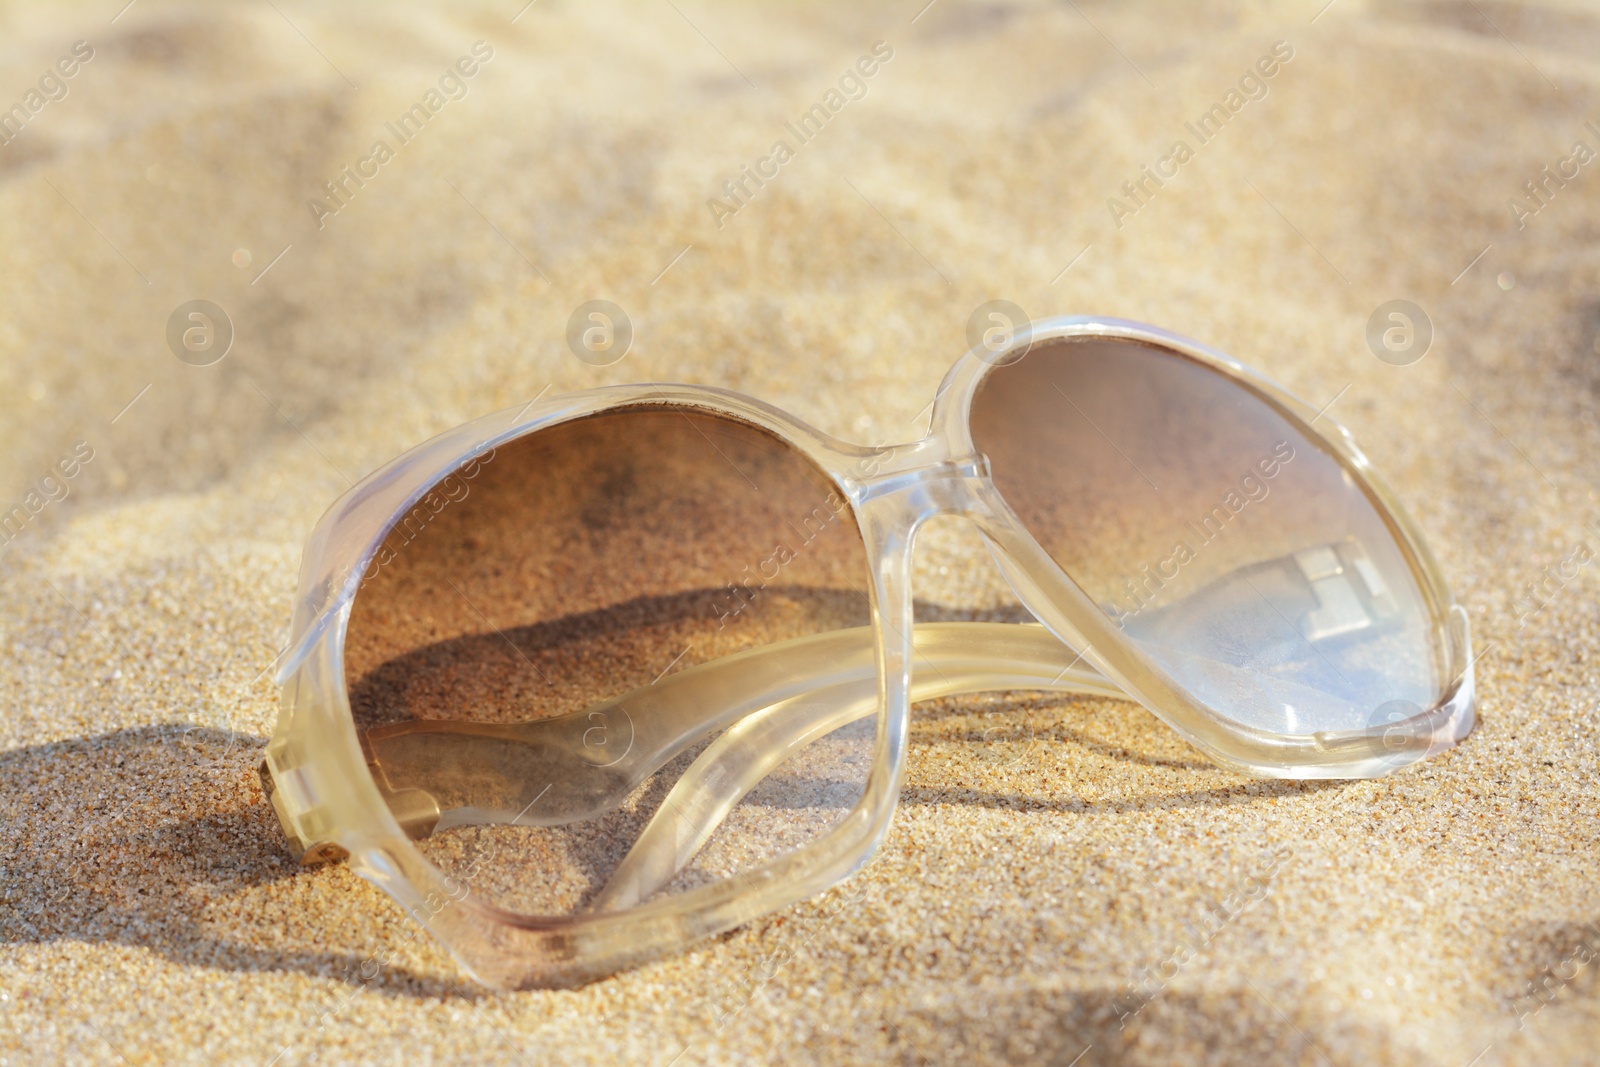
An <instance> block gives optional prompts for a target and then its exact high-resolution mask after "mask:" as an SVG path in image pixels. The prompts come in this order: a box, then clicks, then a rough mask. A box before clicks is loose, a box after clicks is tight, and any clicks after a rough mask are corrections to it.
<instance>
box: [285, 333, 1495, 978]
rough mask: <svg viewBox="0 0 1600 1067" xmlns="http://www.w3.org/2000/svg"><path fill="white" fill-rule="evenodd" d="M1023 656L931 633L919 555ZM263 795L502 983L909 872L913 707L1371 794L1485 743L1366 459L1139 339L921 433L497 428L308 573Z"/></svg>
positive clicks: (1025, 345)
mask: <svg viewBox="0 0 1600 1067" xmlns="http://www.w3.org/2000/svg"><path fill="white" fill-rule="evenodd" d="M946 514H954V515H960V516H964V517H966V518H968V519H970V520H971V521H972V522H973V523H974V524H975V525H976V526H977V528H978V530H979V531H981V533H982V536H983V538H984V539H985V540H986V541H987V544H988V547H989V549H990V551H991V553H992V555H993V557H994V560H995V562H996V564H997V565H998V566H999V568H1000V571H1001V572H1002V573H1003V575H1004V577H1005V579H1006V580H1007V581H1008V582H1009V584H1010V586H1011V588H1012V590H1013V591H1014V592H1015V594H1016V596H1017V597H1018V598H1019V599H1020V600H1021V602H1022V604H1023V606H1025V607H1026V609H1027V611H1028V612H1030V613H1031V615H1032V617H1033V618H1034V619H1036V620H1037V622H1027V623H1022V622H984V621H944V622H923V623H918V622H914V620H913V610H912V589H911V579H910V575H911V554H912V547H913V542H914V540H915V537H916V534H917V531H918V529H919V527H920V526H921V524H922V523H924V522H925V521H926V520H928V519H930V518H932V517H934V516H939V515H946ZM280 679H281V681H282V683H283V703H282V709H281V711H280V714H279V718H278V724H277V729H276V731H275V733H274V735H273V738H272V740H271V742H270V744H269V745H268V746H267V750H266V758H265V761H264V762H263V764H262V768H261V772H262V781H263V784H264V786H265V788H266V791H267V793H268V795H269V796H270V798H271V800H272V804H273V806H274V808H275V809H276V811H277V813H278V816H279V818H280V820H281V821H282V824H283V828H284V831H285V834H286V836H287V838H288V841H289V844H290V848H291V850H292V851H293V852H294V854H295V855H296V856H297V857H298V858H300V859H301V860H303V861H305V862H315V861H321V860H329V859H336V858H347V859H348V861H349V863H350V864H351V865H352V867H353V868H354V869H355V870H356V871H357V872H358V873H359V874H361V875H362V876H363V877H365V878H367V879H369V880H370V881H372V882H373V883H375V884H376V885H378V886H379V887H381V888H382V889H383V890H385V891H386V892H388V893H389V894H390V895H391V896H392V897H393V898H394V899H395V900H396V901H398V902H399V904H400V905H401V906H402V907H403V908H404V909H406V910H407V911H408V912H409V913H410V914H411V915H412V916H413V917H415V918H416V919H417V920H418V921H419V922H421V923H422V924H423V925H424V926H425V927H426V928H427V929H428V930H430V931H431V932H432V933H433V934H434V935H435V936H437V937H438V938H439V939H440V940H441V941H442V942H443V943H444V944H445V945H446V946H447V947H448V948H449V950H450V951H451V952H452V953H453V954H454V955H455V957H456V958H457V959H458V960H459V961H460V963H461V964H462V965H463V966H465V967H466V968H467V969H468V970H469V971H470V972H471V973H472V974H473V975H474V976H475V977H477V978H478V979H479V980H481V981H483V982H484V983H486V984H489V985H492V986H499V987H522V986H530V985H538V986H558V985H571V984H575V983H579V982H583V981H588V980H591V979H593V978H596V977H599V976H603V975H605V974H609V973H612V972H614V971H616V970H618V969H620V968H623V967H627V966H630V965H633V964H636V963H638V962H640V961H642V960H645V959H648V958H651V957H653V956H658V955H660V954H662V953H666V952H670V951H674V950H677V949H681V948H683V947H685V946H687V945H689V944H690V943H692V942H693V941H695V940H696V939H698V938H703V937H706V936H708V935H711V934H715V933H717V932H720V931H723V930H727V929H730V928H732V927H734V926H738V925H740V924H742V923H745V922H748V921H750V920H751V919H754V918H756V917H757V916H760V915H762V914H765V913H768V912H771V911H773V910H775V909H778V908H782V907H785V906H788V905H790V904H792V903H794V902H797V901H799V900H802V899H804V898H806V897H809V896H812V895H813V894H816V893H819V892H822V891H823V890H826V889H828V888H829V887H831V886H833V885H835V884H837V883H839V882H840V881H842V880H843V879H845V878H847V877H848V876H849V875H850V874H851V873H852V872H854V871H856V870H857V869H859V868H860V867H861V866H862V865H863V864H865V863H866V862H867V860H868V859H869V858H870V857H871V855H872V853H873V852H874V850H875V849H876V848H877V847H878V845H879V843H880V842H882V840H883V839H884V835H885V834H886V833H887V831H888V828H889V823H890V817H891V814H892V813H893V811H894V806H895V801H896V799H897V797H898V793H899V784H900V780H901V775H902V773H903V771H904V767H905V757H906V743H907V730H908V720H909V713H910V705H911V703H912V702H913V701H917V700H927V699H933V698H938V697H947V696H952V695H958V694H966V693H974V692H980V691H990V690H1032V691H1045V692H1050V693H1060V694H1076V695H1089V696H1096V697H1121V698H1126V699H1132V700H1135V701H1138V702H1139V703H1140V704H1142V705H1144V707H1146V708H1148V709H1149V710H1150V711H1151V712H1153V713H1154V714H1155V715H1156V716H1158V717H1159V718H1160V719H1161V720H1162V721H1164V722H1165V723H1167V724H1168V725H1169V726H1171V727H1172V728H1173V729H1174V730H1176V731H1177V732H1178V733H1179V734H1180V735H1182V736H1183V737H1184V738H1185V739H1186V740H1187V741H1189V742H1190V743H1191V744H1193V745H1194V746H1195V747H1196V748H1198V749H1200V750H1201V751H1202V752H1204V753H1205V754H1206V755H1207V756H1209V757H1210V758H1211V759H1213V760H1214V761H1216V762H1217V763H1219V764H1221V765H1222V766H1224V767H1228V768H1232V769H1234V770H1237V771H1240V772H1243V773H1245V774H1249V775H1255V776H1261V777H1274V778H1294V779H1310V778H1364V777H1374V776H1377V775H1381V774H1386V773H1388V772H1391V771H1394V770H1396V769H1398V768H1401V767H1404V766H1406V765H1408V764H1410V763H1413V762H1415V761H1417V760H1421V759H1424V758H1426V757H1428V756H1430V755H1432V754H1434V753H1437V752H1439V751H1441V750H1443V749H1445V748H1448V747H1450V746H1452V745H1454V744H1455V743H1456V742H1458V741H1459V740H1461V739H1462V738H1463V737H1465V736H1466V735H1467V733H1468V732H1469V731H1470V730H1471V729H1472V726H1473V723H1474V720H1475V710H1474V708H1475V700H1474V695H1473V681H1472V656H1471V649H1470V640H1469V637H1468V631H1467V618H1466V613H1465V612H1464V611H1463V610H1462V609H1461V608H1460V607H1458V606H1457V605H1456V604H1455V603H1454V602H1453V600H1452V599H1451V596H1450V593H1449V591H1448V589H1447V588H1446V586H1445V582H1444V580H1443V577H1442V576H1441V574H1440V572H1439V568H1438V565H1437V564H1436V563H1435V562H1434V560H1433V558H1432V557H1431V556H1430V554H1429V552H1428V550H1427V548H1426V547H1425V546H1424V544H1423V542H1422V539H1421V537H1420V536H1419V534H1418V532H1417V530H1416V528H1415V527H1414V526H1413V524H1412V522H1411V520H1410V519H1408V518H1407V517H1406V515H1405V514H1404V513H1403V512H1402V510H1401V508H1400V506H1399V505H1398V503H1397V502H1396V501H1395V500H1394V498H1393V497H1392V496H1391V495H1390V493H1389V491H1388V490H1387V489H1386V488H1385V487H1384V486H1383V484H1382V483H1381V482H1380V481H1379V479H1378V477H1377V475H1376V474H1374V472H1373V471H1372V469H1371V467H1370V466H1369V465H1368V462H1367V459H1366V457H1365V456H1363V455H1362V453H1361V452H1360V451H1359V450H1358V449H1357V447H1356V445H1355V443H1354V442H1353V441H1352V439H1351V438H1350V436H1349V434H1348V433H1347V432H1346V431H1345V430H1344V429H1343V428H1342V427H1339V426H1337V425H1336V424H1335V423H1333V422H1332V420H1330V419H1329V418H1328V417H1327V416H1326V414H1325V411H1324V412H1318V411H1316V410H1314V409H1313V408H1311V407H1309V406H1307V405H1305V404H1303V403H1302V402H1300V401H1299V400H1297V399H1295V398H1294V397H1292V396H1290V395H1289V394H1288V393H1287V392H1285V391H1284V390H1283V389H1281V388H1279V387H1278V386H1276V385H1274V384H1273V383H1271V382H1269V381H1268V380H1266V379H1265V378H1263V377H1262V376H1261V375H1259V374H1257V373H1256V372H1254V371H1252V370H1250V369H1249V368H1247V367H1245V366H1244V365H1242V364H1240V363H1238V362H1236V361H1235V360H1233V359H1230V358H1229V357H1227V356H1225V355H1222V354H1220V353H1218V352H1214V351H1211V350H1210V349H1207V348H1204V347H1202V346H1200V345H1198V344H1195V343H1194V342H1191V341H1188V340H1185V339H1183V338H1180V337H1176V336H1174V335H1172V334H1169V333H1166V332H1164V331H1161V330H1157V329H1154V328H1151V327H1148V326H1142V325H1139V324H1136V323H1131V322H1124V321H1120V320H1116V319H1100V318H1065V319H1054V320H1049V321H1043V322H1038V323H1033V324H1031V325H1029V326H1027V327H1024V328H1022V329H1018V330H1015V331H1006V332H1003V333H998V334H992V335H991V337H990V338H988V339H987V340H986V342H985V343H984V344H982V345H980V346H978V347H976V348H974V349H973V351H971V352H969V353H968V354H967V355H966V356H964V357H963V358H962V359H961V360H960V361H959V362H958V363H957V364H956V365H955V367H954V368H953V369H952V370H951V371H950V373H949V374H948V375H947V376H946V378H945V381H944V383H943V384H942V385H941V386H940V389H939V392H938V394H937V396H936V399H935V401H934V404H933V415H932V420H931V430H930V432H929V434H928V435H927V436H926V437H924V438H922V439H921V440H918V441H916V442H914V443H911V444H905V445H897V446H885V447H863V446H859V445H853V444H848V443H845V442H842V441H838V440H835V439H834V438H832V437H829V436H827V435H826V434H823V433H821V432H819V431H817V430H815V429H812V428H811V427H809V426H806V425H805V424H804V423H802V422H800V421H799V420H797V419H795V418H793V417H791V416H789V415H787V414H785V413H784V412H782V411H780V410H778V409H776V408H774V407H770V406H768V405H766V404H762V403H760V402H758V401H755V400H752V399H750V398H748V397H745V396H742V395H740V394H737V393H733V392H729V391H726V390H720V389H711V388H700V387H694V386H684V385H629V386H617V387H610V388H603V389H594V390H589V391H585V392H580V393H572V394H569V395H566V396H560V397H554V398H549V399H542V400H538V401H536V402H534V403H531V404H529V405H527V406H526V407H524V408H523V409H521V410H518V411H506V412H501V413H498V414H494V415H487V416H484V417H483V418H480V419H476V420H474V421H472V422H469V423H467V424H466V425H463V426H460V427H457V428H456V429H454V430H451V431H449V432H447V433H444V434H441V435H440V436H438V437H435V438H434V439H433V440H431V441H428V442H426V443H424V444H422V445H419V446H417V447H416V448H414V449H412V450H411V451H409V452H407V453H406V454H405V455H403V456H401V457H399V458H398V459H396V460H394V461H392V462H390V463H389V464H388V465H386V466H384V467H383V468H381V469H380V470H378V471H376V472H374V473H373V474H371V475H370V476H368V477H367V478H366V479H365V480H363V481H362V482H361V484H360V485H358V486H356V487H354V488H353V489H351V490H350V491H349V492H347V493H346V494H345V495H344V496H342V497H341V498H340V499H339V500H338V501H337V502H336V503H335V504H334V505H333V507H332V508H331V509H330V510H329V511H328V512H327V514H326V515H324V516H323V518H322V519H321V521H320V522H319V523H318V524H317V527H316V530H315V531H314V532H313V534H312V536H311V539H310V542H309V544H308V545H307V547H306V551H305V555H304V560H303V564H302V569H301V576H300V590H299V596H298V599H297V601H296V609H295V614H294V620H293V626H292V636H291V641H290V646H289V650H288V652H287V653H286V659H285V661H284V664H283V666H282V668H281V671H280Z"/></svg>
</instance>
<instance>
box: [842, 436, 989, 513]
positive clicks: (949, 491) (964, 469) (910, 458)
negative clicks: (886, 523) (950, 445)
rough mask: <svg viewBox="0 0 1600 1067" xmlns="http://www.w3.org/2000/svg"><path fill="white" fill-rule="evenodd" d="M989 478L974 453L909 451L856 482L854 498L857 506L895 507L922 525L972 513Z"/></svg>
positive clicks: (912, 448)
mask: <svg viewBox="0 0 1600 1067" xmlns="http://www.w3.org/2000/svg"><path fill="white" fill-rule="evenodd" d="M921 444H922V442H919V443H918V445H921ZM988 478H989V461H988V459H987V458H985V457H984V456H982V455H980V454H978V453H976V452H974V453H968V454H966V455H950V454H948V453H947V452H946V451H945V450H944V449H943V448H930V449H923V448H920V447H918V446H908V450H907V451H906V452H903V453H902V454H900V455H897V456H894V457H892V459H891V461H890V462H886V463H884V464H883V465H882V467H881V468H880V469H879V470H878V471H877V472H876V473H874V474H873V475H872V476H871V477H866V478H862V479H859V480H858V481H857V483H856V485H855V486H854V492H853V494H852V495H853V496H854V497H855V499H856V503H857V504H860V505H870V506H872V507H874V508H896V507H897V508H899V509H901V510H902V511H905V512H909V515H910V518H911V520H912V522H913V523H920V522H922V521H923V520H925V519H929V518H932V517H933V516H935V515H946V514H959V515H971V514H974V513H975V512H977V511H978V510H979V509H980V508H981V506H982V504H981V500H982V495H981V493H980V492H979V490H980V488H981V487H982V486H983V485H984V484H985V483H986V482H987V481H988Z"/></svg>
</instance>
